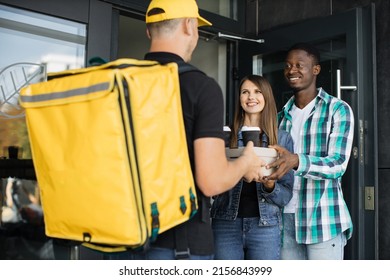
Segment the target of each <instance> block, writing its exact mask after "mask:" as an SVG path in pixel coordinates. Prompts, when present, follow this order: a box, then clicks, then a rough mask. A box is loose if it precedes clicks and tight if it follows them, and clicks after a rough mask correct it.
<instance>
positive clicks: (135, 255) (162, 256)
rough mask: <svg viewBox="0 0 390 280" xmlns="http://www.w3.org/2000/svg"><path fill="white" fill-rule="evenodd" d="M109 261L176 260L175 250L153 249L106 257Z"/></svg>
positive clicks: (207, 257) (192, 257)
mask: <svg viewBox="0 0 390 280" xmlns="http://www.w3.org/2000/svg"><path fill="white" fill-rule="evenodd" d="M213 258H214V256H213V255H193V254H190V255H189V259H190V260H212V259H213ZM105 259H109V260H175V259H176V258H175V250H173V249H168V248H159V247H151V248H150V249H148V250H147V251H146V252H134V251H126V252H119V253H110V254H107V255H106V256H105Z"/></svg>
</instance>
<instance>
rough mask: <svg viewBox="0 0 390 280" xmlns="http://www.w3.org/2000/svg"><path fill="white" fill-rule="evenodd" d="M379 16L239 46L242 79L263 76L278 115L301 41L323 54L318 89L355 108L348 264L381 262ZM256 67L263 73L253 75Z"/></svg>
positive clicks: (275, 33) (361, 15) (347, 180)
mask: <svg viewBox="0 0 390 280" xmlns="http://www.w3.org/2000/svg"><path fill="white" fill-rule="evenodd" d="M374 11H375V9H374V5H371V6H368V7H361V8H356V9H354V10H350V11H348V12H346V13H342V14H337V15H332V16H328V17H323V18H317V19H311V20H308V21H304V22H301V23H298V24H293V25H289V26H285V27H282V28H279V29H275V30H272V31H269V32H265V33H263V34H261V37H262V39H264V40H265V43H264V44H262V45H258V44H256V45H254V44H251V43H248V42H240V45H239V58H240V59H239V65H238V69H239V73H240V76H244V75H246V74H247V73H256V74H261V75H264V76H265V77H266V78H267V79H268V80H269V81H270V83H271V85H272V87H273V90H274V94H275V99H276V102H277V106H278V110H280V109H281V108H282V107H283V105H284V104H285V103H286V101H287V100H288V99H289V98H290V97H291V96H292V92H291V90H290V89H289V88H288V86H287V85H286V83H285V81H284V76H283V68H284V58H285V55H286V50H287V49H288V48H289V47H290V46H292V45H293V44H294V43H297V42H301V41H306V42H311V43H312V44H314V45H315V46H317V47H318V49H319V50H320V53H321V67H322V70H321V74H320V75H319V77H318V81H317V84H318V86H321V87H323V88H324V89H325V91H327V92H328V93H330V94H332V95H334V96H339V97H340V98H341V99H343V100H345V101H346V102H347V103H348V104H349V105H350V106H351V108H352V110H353V112H354V116H355V129H354V143H353V150H352V154H351V158H350V161H349V165H348V168H347V171H346V173H345V175H344V176H343V180H342V188H343V193H344V197H345V200H346V202H347V204H348V207H349V210H350V212H351V216H352V220H353V224H354V233H353V237H352V239H351V240H349V241H348V244H347V247H346V249H345V258H346V259H366V260H367V259H377V258H378V256H377V255H378V250H377V248H378V244H377V240H378V238H377V235H378V234H377V232H378V230H377V228H378V223H377V221H378V211H377V209H378V208H377V205H378V203H377V201H378V200H377V186H378V183H377V180H378V179H377V178H378V176H377V170H378V168H377V166H378V163H377V141H376V139H377V135H376V131H377V129H376V128H377V123H376V117H375V115H374V112H375V111H376V110H375V108H376V88H375V82H374V81H375V80H376V76H375V71H374V70H373V69H375V67H374V61H375V50H374V49H373V47H372V46H373V45H374V46H375V44H373V42H375V35H374V34H375V33H374V32H373V30H374V27H373V26H374V23H373V21H374ZM248 54H249V55H248ZM254 62H255V63H254ZM253 65H256V66H259V65H260V67H257V68H255V69H254V67H253Z"/></svg>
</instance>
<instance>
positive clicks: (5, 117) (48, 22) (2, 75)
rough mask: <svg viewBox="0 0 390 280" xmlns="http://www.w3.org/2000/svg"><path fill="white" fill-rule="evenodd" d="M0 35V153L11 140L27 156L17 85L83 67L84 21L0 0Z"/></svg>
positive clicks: (5, 153) (20, 155) (4, 153)
mask: <svg viewBox="0 0 390 280" xmlns="http://www.w3.org/2000/svg"><path fill="white" fill-rule="evenodd" d="M0 38H1V44H0V158H3V159H4V158H9V152H8V151H9V149H8V147H10V146H11V147H18V158H31V150H30V146H29V141H28V135H27V129H26V124H25V119H24V114H23V111H22V108H20V107H19V106H18V104H17V102H18V90H19V89H20V88H21V87H23V84H26V83H33V82H37V81H40V80H42V74H44V73H46V72H57V71H62V70H67V69H74V68H80V67H83V66H84V61H85V49H86V25H85V24H81V23H77V22H72V21H68V20H64V19H60V18H55V17H51V16H47V15H43V14H39V13H33V12H29V11H25V10H21V9H15V8H11V7H8V6H4V5H0ZM37 67H38V69H39V72H37V70H36V69H37ZM42 69H44V71H43V70H42ZM36 73H38V74H39V75H38V74H36ZM32 76H33V77H32Z"/></svg>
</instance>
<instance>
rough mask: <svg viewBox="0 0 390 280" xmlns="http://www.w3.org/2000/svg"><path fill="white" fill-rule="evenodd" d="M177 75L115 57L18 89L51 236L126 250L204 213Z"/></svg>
mask: <svg viewBox="0 0 390 280" xmlns="http://www.w3.org/2000/svg"><path fill="white" fill-rule="evenodd" d="M185 66H190V65H188V64H184V65H183V66H180V67H182V68H183V69H184V68H185ZM180 67H179V68H180ZM183 69H182V70H181V71H182V72H183V71H189V70H185V69H184V70H183ZM178 73H179V71H178V65H177V64H176V63H169V64H165V65H161V64H159V63H157V62H155V61H145V60H135V59H118V60H116V61H112V62H109V63H105V64H102V65H99V66H93V67H87V68H83V69H76V70H67V71H63V72H59V73H53V74H50V75H49V80H48V81H46V82H41V83H37V84H32V85H29V86H27V87H25V88H24V89H23V90H22V91H21V94H20V103H21V105H22V106H23V107H24V108H25V111H26V122H27V128H28V134H29V139H30V144H31V150H32V158H33V162H34V167H35V171H36V176H37V181H38V184H39V187H40V192H41V199H42V207H43V212H44V220H45V232H46V235H47V236H49V237H54V238H60V239H66V240H74V241H79V242H81V243H82V244H83V245H84V246H87V247H90V248H94V249H97V250H101V251H109V252H112V251H122V250H126V249H129V248H139V247H142V246H145V244H148V242H150V241H151V240H154V239H155V238H156V237H157V235H158V234H159V233H162V232H164V231H166V230H168V229H170V228H172V227H175V226H176V225H179V224H181V223H183V222H185V221H187V220H188V219H190V217H191V216H192V215H193V214H194V213H195V212H196V211H197V209H198V204H197V197H196V190H195V185H194V179H193V174H192V171H191V167H190V161H189V156H188V151H187V143H186V134H185V129H184V122H183V114H182V107H181V99H180V87H179V79H178V76H179V74H178Z"/></svg>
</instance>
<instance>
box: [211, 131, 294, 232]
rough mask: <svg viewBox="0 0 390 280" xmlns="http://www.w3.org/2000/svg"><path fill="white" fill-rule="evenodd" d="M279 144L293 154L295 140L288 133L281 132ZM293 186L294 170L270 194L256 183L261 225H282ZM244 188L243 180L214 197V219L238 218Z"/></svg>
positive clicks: (240, 138) (239, 133)
mask: <svg viewBox="0 0 390 280" xmlns="http://www.w3.org/2000/svg"><path fill="white" fill-rule="evenodd" d="M278 144H279V145H280V146H282V147H284V148H286V149H287V150H289V151H290V152H293V140H292V138H291V135H290V134H289V133H288V132H286V131H284V130H279V132H278ZM238 146H241V147H242V146H243V141H242V134H241V131H239V132H238ZM293 185H294V175H293V171H292V170H290V171H289V172H288V173H286V174H285V175H284V176H283V177H282V178H281V179H280V180H278V181H276V182H275V188H274V189H273V190H272V192H270V193H269V192H267V191H266V190H265V189H264V187H263V184H262V183H259V182H256V187H257V196H258V202H259V212H260V220H259V225H263V226H273V225H278V224H281V219H282V208H283V206H285V205H286V204H287V203H288V202H289V201H290V199H291V197H292V189H293ZM242 186H243V179H241V180H240V181H239V182H238V183H237V184H236V185H235V187H234V188H232V189H230V190H229V191H227V192H224V193H222V194H219V195H216V196H214V197H213V198H214V201H213V204H212V207H211V217H212V218H216V219H224V220H235V219H236V218H237V215H238V207H239V203H240V195H241V189H242Z"/></svg>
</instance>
